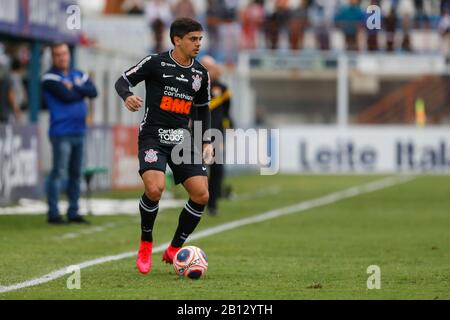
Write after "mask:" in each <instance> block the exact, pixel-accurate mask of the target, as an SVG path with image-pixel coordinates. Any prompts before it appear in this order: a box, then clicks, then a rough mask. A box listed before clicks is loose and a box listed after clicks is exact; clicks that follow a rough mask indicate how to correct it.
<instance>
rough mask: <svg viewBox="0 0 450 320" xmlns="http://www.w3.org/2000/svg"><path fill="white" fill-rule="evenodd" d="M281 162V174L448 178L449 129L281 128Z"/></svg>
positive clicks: (388, 127)
mask: <svg viewBox="0 0 450 320" xmlns="http://www.w3.org/2000/svg"><path fill="white" fill-rule="evenodd" d="M277 161H278V163H279V167H280V172H282V173H295V172H306V173H308V172H310V173H361V174H367V173H425V172H430V173H438V174H441V173H442V174H449V173H450V128H447V127H426V128H416V127H391V126H386V127H383V126H377V127H350V128H347V129H340V128H337V127H329V126H328V127H325V126H306V127H297V128H282V129H281V130H280V141H279V157H278V160H277Z"/></svg>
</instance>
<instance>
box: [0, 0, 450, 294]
mask: <svg viewBox="0 0 450 320" xmlns="http://www.w3.org/2000/svg"><path fill="white" fill-rule="evenodd" d="M72 4H76V5H79V6H80V8H81V29H80V30H68V29H67V27H66V23H65V19H67V16H68V14H67V12H66V9H67V7H68V6H69V5H72ZM350 5H352V7H349V6H350ZM369 5H379V6H380V8H381V15H382V17H381V30H369V29H368V28H367V26H366V21H367V19H368V17H369V16H370V14H368V13H367V11H366V9H367V7H368V6H369ZM355 8H356V9H355ZM179 16H191V17H195V18H197V19H198V20H200V21H201V22H202V23H203V24H204V26H205V27H206V31H207V32H206V39H205V42H204V49H203V51H204V52H203V54H210V55H212V56H214V57H215V58H216V59H217V60H218V61H220V62H221V63H223V68H224V76H223V80H224V81H225V82H226V83H227V84H228V85H229V86H230V89H231V91H232V94H233V99H232V107H231V112H232V117H233V119H234V122H235V127H237V128H244V129H248V128H273V129H280V136H279V138H280V139H279V140H273V141H272V142H273V143H275V144H278V145H277V146H276V147H279V151H280V152H279V154H278V155H277V154H276V153H274V154H273V156H274V158H273V159H272V161H274V162H276V163H277V165H278V166H279V169H280V173H282V174H285V175H297V174H304V175H309V174H313V173H314V174H320V175H323V174H327V175H328V174H329V175H345V176H347V175H351V176H352V177H351V178H349V179H350V180H351V181H354V180H352V179H356V178H357V177H353V175H364V176H367V175H369V176H371V175H387V174H388V175H391V174H399V173H401V174H414V175H420V174H432V175H435V176H439V175H448V173H449V172H450V1H448V0H422V1H421V0H379V1H377V0H373V1H369V0H362V1H350V0H348V1H347V0H267V1H257V0H256V1H251V0H224V1H220V0H208V1H207V0H192V1H190V0H180V1H177V0H171V1H158V0H148V1H145V0H134V1H130V0H107V1H106V0H79V1H73V0H70V1H69V0H60V1H58V0H39V1H33V0H28V1H27V0H25V1H18V0H17V1H16V0H1V1H0V65H2V66H4V67H3V69H4V70H6V71H5V72H3V74H0V77H6V76H12V77H14V79H16V80H17V86H16V88H17V89H16V90H19V91H18V92H20V101H19V102H18V103H19V104H20V107H21V109H22V111H23V117H22V118H21V119H19V120H12V121H11V122H10V123H8V124H0V205H1V206H2V207H0V214H2V215H11V214H12V213H22V214H26V213H31V212H34V211H36V210H37V212H40V213H44V212H45V206H42V203H43V202H42V203H41V206H39V205H38V204H37V203H36V202H33V201H32V200H24V198H26V199H41V200H42V199H44V193H45V188H44V185H45V177H46V174H47V173H48V171H49V170H50V166H51V159H50V154H51V152H50V147H49V142H48V138H47V129H48V122H49V119H48V118H49V117H48V112H47V110H46V109H45V106H43V105H42V103H41V101H42V100H41V88H40V77H41V75H42V74H43V73H44V72H45V71H46V70H47V69H48V68H49V67H50V54H49V44H51V43H54V42H59V41H66V42H68V43H70V44H71V49H72V53H73V57H74V59H73V63H74V66H76V67H77V68H79V69H81V70H83V71H87V72H89V74H90V75H91V77H92V78H93V79H94V81H95V84H96V85H97V88H98V90H99V98H98V99H96V100H94V101H92V102H90V106H91V108H90V115H89V119H88V121H89V125H90V129H89V134H88V139H87V153H86V159H85V166H86V168H87V169H91V170H94V171H95V170H96V169H106V171H105V172H102V173H98V174H96V175H95V176H94V178H93V180H92V182H91V188H92V190H93V191H95V192H100V191H101V192H109V193H108V194H110V195H112V196H113V197H120V198H123V197H126V196H124V195H127V194H128V195H130V194H131V195H132V196H131V198H132V197H134V195H137V194H138V193H133V190H139V189H140V187H141V182H140V178H139V176H138V174H137V170H138V169H137V168H138V162H137V159H136V152H137V144H136V142H137V140H136V139H137V137H136V133H137V130H138V124H139V122H140V120H141V119H142V116H143V114H142V112H141V113H139V114H137V113H136V114H131V113H129V112H127V110H126V109H125V108H123V107H122V101H120V99H119V98H118V96H117V95H116V93H115V90H114V82H115V81H116V79H117V78H118V76H119V75H120V74H121V73H122V72H123V71H124V70H125V69H126V68H127V67H129V66H131V65H133V64H136V62H138V61H139V60H140V59H141V58H142V57H143V56H145V55H147V54H149V53H151V52H156V51H160V50H165V49H168V48H170V41H169V37H168V26H169V25H170V22H171V21H172V20H173V18H175V17H179ZM161 39H162V40H161ZM136 92H137V93H138V94H139V95H141V96H142V95H143V94H144V88H143V86H140V87H138V88H137V89H136ZM0 103H3V101H2V100H0ZM272 147H273V145H272ZM272 150H275V148H272ZM248 170H249V169H248V168H246V167H245V166H244V167H243V166H239V167H236V166H228V167H227V172H228V174H229V175H230V176H231V178H229V179H231V180H230V181H231V182H230V183H231V184H233V180H232V177H233V176H236V175H238V174H242V173H245V174H248V172H247V171H248ZM251 170H253V171H252V172H255V171H254V168H252V169H251ZM308 179H311V178H308ZM335 179H336V177H333V178H331V177H330V179H329V180H327V179H326V177H325V178H320V180H314V179H312V180H308V181H316V182H317V181H320V184H321V185H322V186H323V187H324V190H328V188H327V184H328V183H331V184H334V182H333V181H335ZM368 179H369V178H368ZM237 181H238V182H237V183H236V184H239V183H242V181H241V180H239V179H238V180H237ZM239 181H240V182H239ZM298 181H301V178H298ZM439 181H442V180H439ZM355 182H356V181H355ZM290 183H293V184H292V185H291V184H290V186H291V187H292V188H293V189H295V183H294V182H293V181H291V182H290ZM299 183H300V182H299ZM312 184H314V182H312ZM426 185H427V186H430V185H433V183H432V182H430V183H428V184H426ZM447 186H448V185H447ZM252 188H253V187H252ZM269 189H270V188H269ZM447 189H448V188H447ZM83 190H85V191H86V186H85V185H84V186H83ZM125 190H131V191H126V192H130V193H126V192H125ZM236 190H239V186H237V187H236ZM172 191H173V192H174V193H175V197H176V190H175V191H174V190H172ZM242 191H243V192H247V191H249V190H242ZM272 191H273V190H272ZM272 191H271V190H269V191H268V193H267V194H270V193H271V192H272ZM291 191H292V192H294V191H293V190H291ZM417 192H420V191H417ZM275 193H276V192H275ZM243 197H245V195H243ZM21 199H22V200H21ZM379 200H380V199H379ZM380 201H381V202H383V200H380ZM437 201H439V199H437ZM30 203H31V204H33V205H34V207H33V208H32V209H30V207H29V206H27V205H28V204H30ZM378 203H379V202H378ZM18 204H20V205H18ZM279 204H280V205H281V203H279ZM397 205H399V204H397ZM131 206H133V204H131ZM21 208H22V209H21ZM36 208H37V209H36ZM83 208H85V207H84V206H83ZM132 208H133V207H132ZM92 209H93V211H94V213H96V210H97V209H99V208H95V207H94V208H92ZM33 210H34V211H33ZM84 210H86V209H84ZM126 210H128V209H126V208H125V207H124V208H123V212H124V213H125V212H126ZM133 210H134V209H131V211H133ZM99 211H101V210H99ZM136 214H137V210H136ZM14 221H16V220H14ZM445 221H446V223H448V218H447V220H445ZM42 222H43V220H42ZM45 270H46V269H45V268H43V269H42V271H43V272H44V271H45ZM12 280H19V278H18V279H12ZM12 280H11V281H12ZM0 284H1V283H0ZM447 293H448V291H447Z"/></svg>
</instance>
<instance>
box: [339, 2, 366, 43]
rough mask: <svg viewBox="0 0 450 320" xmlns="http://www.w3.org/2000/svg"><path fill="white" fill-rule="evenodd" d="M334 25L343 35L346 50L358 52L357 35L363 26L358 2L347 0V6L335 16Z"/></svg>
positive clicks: (362, 14) (362, 17)
mask: <svg viewBox="0 0 450 320" xmlns="http://www.w3.org/2000/svg"><path fill="white" fill-rule="evenodd" d="M336 25H337V27H339V29H341V30H342V32H343V33H344V37H345V43H346V48H347V50H350V51H358V50H359V43H358V39H359V34H360V32H361V30H362V28H363V25H364V13H363V11H362V10H361V7H360V4H359V0H349V3H348V5H343V6H342V7H341V9H340V10H339V12H338V13H337V15H336Z"/></svg>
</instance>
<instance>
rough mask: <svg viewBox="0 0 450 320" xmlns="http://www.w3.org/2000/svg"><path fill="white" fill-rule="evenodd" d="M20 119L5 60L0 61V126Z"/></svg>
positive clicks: (20, 114)
mask: <svg viewBox="0 0 450 320" xmlns="http://www.w3.org/2000/svg"><path fill="white" fill-rule="evenodd" d="M21 118H22V113H21V111H20V108H19V105H18V104H17V100H16V95H15V92H14V87H13V82H12V79H11V77H10V75H9V73H8V66H7V64H6V63H5V60H3V61H2V60H0V124H6V123H13V122H14V120H20V119H21Z"/></svg>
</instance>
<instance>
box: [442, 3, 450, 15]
mask: <svg viewBox="0 0 450 320" xmlns="http://www.w3.org/2000/svg"><path fill="white" fill-rule="evenodd" d="M449 6H450V0H441V5H440V8H441V11H440V13H441V16H444V15H445V11H446V10H448V9H447V8H448V7H449Z"/></svg>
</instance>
